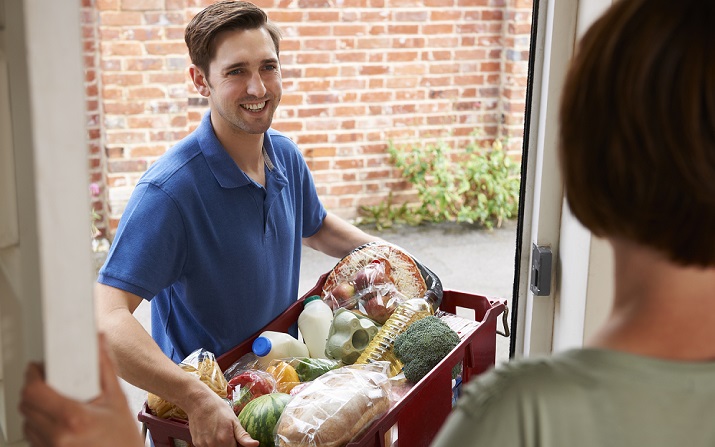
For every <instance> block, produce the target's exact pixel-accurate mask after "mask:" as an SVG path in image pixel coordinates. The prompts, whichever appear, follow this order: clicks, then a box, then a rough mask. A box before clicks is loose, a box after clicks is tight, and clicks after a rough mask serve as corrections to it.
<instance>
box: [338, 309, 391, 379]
mask: <svg viewBox="0 0 715 447" xmlns="http://www.w3.org/2000/svg"><path fill="white" fill-rule="evenodd" d="M378 329H379V326H377V325H376V324H375V322H374V321H373V320H371V319H369V318H366V317H363V316H359V315H357V314H355V313H353V312H352V311H350V310H348V309H345V308H340V309H338V310H337V311H335V316H334V317H333V324H332V325H331V326H330V332H329V334H328V343H327V346H326V347H325V353H326V354H327V355H328V357H329V358H332V359H335V360H340V361H341V362H343V363H344V364H346V365H352V364H353V363H355V361H356V360H357V359H358V357H360V354H361V353H362V351H363V350H364V349H365V348H367V345H368V343H370V340H372V338H373V337H374V336H375V334H377V331H378Z"/></svg>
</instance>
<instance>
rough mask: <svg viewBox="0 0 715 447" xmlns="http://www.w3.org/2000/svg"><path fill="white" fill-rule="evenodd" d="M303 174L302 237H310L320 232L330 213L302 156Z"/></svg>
mask: <svg viewBox="0 0 715 447" xmlns="http://www.w3.org/2000/svg"><path fill="white" fill-rule="evenodd" d="M300 162H301V169H302V171H303V174H302V183H301V193H302V198H303V222H302V223H303V234H302V237H304V238H306V237H310V236H312V235H314V234H315V233H317V232H318V230H320V227H321V226H322V225H323V220H324V219H325V216H327V215H328V212H327V211H326V210H325V207H324V206H323V203H322V202H321V201H320V199H319V198H318V192H317V191H316V189H315V184H314V183H313V176H312V175H311V173H310V170H309V169H308V165H307V164H306V163H305V160H304V159H303V157H302V155H301V156H300Z"/></svg>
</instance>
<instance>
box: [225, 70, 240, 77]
mask: <svg viewBox="0 0 715 447" xmlns="http://www.w3.org/2000/svg"><path fill="white" fill-rule="evenodd" d="M240 73H241V70H239V69H235V70H231V71H229V72H228V73H226V74H227V75H229V76H235V75H237V74H240Z"/></svg>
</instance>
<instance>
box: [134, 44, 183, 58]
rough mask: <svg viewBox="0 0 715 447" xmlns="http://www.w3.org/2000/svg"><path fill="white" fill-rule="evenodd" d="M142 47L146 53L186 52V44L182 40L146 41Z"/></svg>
mask: <svg viewBox="0 0 715 447" xmlns="http://www.w3.org/2000/svg"><path fill="white" fill-rule="evenodd" d="M144 48H145V49H146V52H147V53H148V54H155V55H166V54H186V52H187V51H188V50H187V49H186V44H184V43H183V42H147V43H145V44H144Z"/></svg>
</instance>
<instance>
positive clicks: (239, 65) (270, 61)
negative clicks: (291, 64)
mask: <svg viewBox="0 0 715 447" xmlns="http://www.w3.org/2000/svg"><path fill="white" fill-rule="evenodd" d="M265 64H278V59H276V58H273V57H271V58H268V59H263V60H262V61H261V65H265ZM248 65H250V64H249V63H248V62H234V63H233V64H229V65H226V66H225V67H223V71H226V70H235V69H236V68H243V67H247V66H248Z"/></svg>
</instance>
